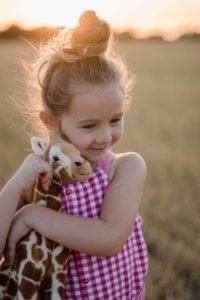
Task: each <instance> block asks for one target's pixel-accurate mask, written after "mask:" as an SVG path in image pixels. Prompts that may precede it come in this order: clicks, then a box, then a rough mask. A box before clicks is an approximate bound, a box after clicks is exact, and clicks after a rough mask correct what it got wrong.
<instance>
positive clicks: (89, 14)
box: [71, 10, 111, 57]
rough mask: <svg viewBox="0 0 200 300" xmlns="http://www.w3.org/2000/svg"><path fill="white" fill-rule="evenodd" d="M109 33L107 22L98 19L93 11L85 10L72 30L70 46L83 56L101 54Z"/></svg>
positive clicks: (107, 41)
mask: <svg viewBox="0 0 200 300" xmlns="http://www.w3.org/2000/svg"><path fill="white" fill-rule="evenodd" d="M110 35H111V29H110V26H109V24H108V23H107V22H105V21H104V20H102V19H99V18H98V16H97V15H96V13H95V12H94V11H92V10H87V11H85V12H84V13H83V14H82V15H81V16H80V18H79V25H78V26H77V27H75V28H74V29H73V31H72V35H71V47H72V49H73V50H75V51H77V53H79V54H80V55H84V57H87V56H98V55H102V54H103V53H104V52H105V51H106V49H107V47H108V43H109V38H110Z"/></svg>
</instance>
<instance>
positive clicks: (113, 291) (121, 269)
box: [61, 152, 148, 300]
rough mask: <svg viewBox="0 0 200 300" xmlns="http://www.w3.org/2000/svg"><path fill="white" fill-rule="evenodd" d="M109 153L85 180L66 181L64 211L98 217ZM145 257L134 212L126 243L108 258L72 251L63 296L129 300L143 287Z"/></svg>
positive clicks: (63, 193) (139, 221) (90, 299)
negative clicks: (131, 227) (68, 182)
mask: <svg viewBox="0 0 200 300" xmlns="http://www.w3.org/2000/svg"><path fill="white" fill-rule="evenodd" d="M112 156H113V154H112V153H111V152H108V153H107V155H106V156H105V158H104V159H103V160H102V161H101V162H100V163H99V164H98V165H97V167H96V168H95V169H94V170H93V173H92V175H91V177H90V178H89V179H88V180H87V181H83V182H76V183H74V184H69V185H66V186H64V187H63V189H62V194H61V195H62V203H63V210H64V212H66V213H68V214H72V215H76V216H83V217H93V218H98V217H99V215H100V213H101V206H102V202H103V198H104V195H105V192H106V188H107V186H108V184H109V178H108V171H109V166H110V163H111V160H112ZM147 268H148V256H147V249H146V244H145V242H144V239H143V235H142V219H141V217H140V216H139V215H138V216H137V218H136V221H135V224H134V227H133V231H132V233H131V234H130V236H129V237H128V240H127V242H126V244H125V245H124V246H123V248H122V249H121V250H120V251H119V252H118V254H117V255H115V256H112V257H96V256H90V255H87V254H85V253H80V252H76V251H72V253H71V255H70V257H69V269H68V274H67V277H68V281H67V283H66V299H71V300H72V299H73V300H75V299H78V300H80V299H86V300H88V299H89V300H97V299H98V300H100V299H102V300H106V299H109V300H117V299H119V300H133V299H136V298H137V295H138V294H139V293H140V290H141V289H142V288H143V286H144V280H145V277H146V274H147Z"/></svg>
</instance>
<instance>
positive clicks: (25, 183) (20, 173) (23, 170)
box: [13, 154, 53, 197]
mask: <svg viewBox="0 0 200 300" xmlns="http://www.w3.org/2000/svg"><path fill="white" fill-rule="evenodd" d="M39 176H40V177H41V180H42V185H43V188H44V190H48V188H49V186H50V184H51V181H52V177H53V170H52V167H51V165H50V164H49V163H48V162H46V161H44V160H43V159H42V158H40V157H38V156H37V155H35V154H31V155H29V156H28V157H26V159H25V160H24V162H23V163H22V165H21V166H20V167H19V169H18V170H17V172H16V173H15V175H14V178H13V180H14V182H15V184H16V186H18V188H19V189H20V191H21V193H22V195H23V196H25V197H27V195H28V194H29V193H30V191H31V190H32V188H33V185H34V183H35V181H36V179H37V178H38V177H39Z"/></svg>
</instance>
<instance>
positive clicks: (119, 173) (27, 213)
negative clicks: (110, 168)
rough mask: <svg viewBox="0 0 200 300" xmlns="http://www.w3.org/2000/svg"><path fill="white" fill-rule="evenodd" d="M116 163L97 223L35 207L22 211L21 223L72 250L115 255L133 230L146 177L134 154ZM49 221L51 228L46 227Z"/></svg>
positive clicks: (138, 159) (143, 168) (91, 253)
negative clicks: (51, 223)
mask: <svg viewBox="0 0 200 300" xmlns="http://www.w3.org/2000/svg"><path fill="white" fill-rule="evenodd" d="M118 162H119V163H118V164H117V165H118V166H117V168H116V171H115V174H114V177H113V179H112V182H111V183H110V185H109V187H108V189H107V193H106V197H105V199H104V204H103V207H102V212H101V215H100V218H99V219H98V220H96V219H92V218H83V217H77V216H70V215H65V214H62V213H59V212H56V211H53V210H51V209H48V208H45V207H40V206H37V205H30V206H28V207H27V208H25V209H22V219H24V222H25V223H26V225H27V226H29V227H30V228H33V229H35V230H36V231H38V232H40V233H41V234H42V235H44V236H46V237H47V238H49V239H51V240H53V241H56V242H58V243H59V244H62V245H64V246H66V247H69V248H71V249H74V250H77V251H80V252H85V253H88V254H90V255H97V256H98V255H99V256H110V255H114V254H116V253H117V252H118V251H119V250H120V249H121V247H122V246H123V245H124V243H125V241H126V240H127V238H128V235H129V234H130V232H131V230H132V226H133V224H134V221H135V217H136V214H137V211H138V206H139V202H140V198H141V193H142V188H143V184H144V179H145V174H146V166H145V163H144V161H143V159H142V158H141V157H140V156H139V155H137V154H127V155H124V156H121V157H119V158H118ZM50 220H53V226H49V222H50Z"/></svg>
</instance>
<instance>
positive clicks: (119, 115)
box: [78, 112, 124, 125]
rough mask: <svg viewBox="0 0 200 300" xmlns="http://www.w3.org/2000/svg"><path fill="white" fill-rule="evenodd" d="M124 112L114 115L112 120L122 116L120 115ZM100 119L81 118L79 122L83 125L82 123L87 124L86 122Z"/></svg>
mask: <svg viewBox="0 0 200 300" xmlns="http://www.w3.org/2000/svg"><path fill="white" fill-rule="evenodd" d="M123 114H124V113H123V112H120V113H118V114H116V115H114V116H112V118H111V120H112V119H115V118H120V117H122V116H123ZM98 121H99V119H95V118H91V119H85V120H80V121H79V122H78V124H79V125H82V124H85V123H92V122H98Z"/></svg>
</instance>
